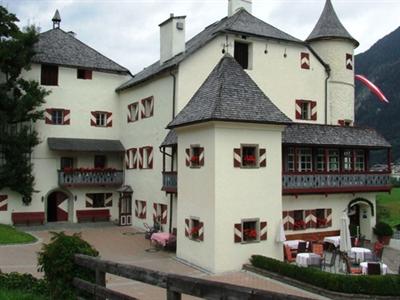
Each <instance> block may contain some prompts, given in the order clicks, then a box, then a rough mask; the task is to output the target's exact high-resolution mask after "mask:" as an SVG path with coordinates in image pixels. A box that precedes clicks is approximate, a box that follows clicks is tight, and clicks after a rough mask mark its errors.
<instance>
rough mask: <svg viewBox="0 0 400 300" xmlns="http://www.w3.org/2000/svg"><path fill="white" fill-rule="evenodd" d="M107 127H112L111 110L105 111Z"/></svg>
mask: <svg viewBox="0 0 400 300" xmlns="http://www.w3.org/2000/svg"><path fill="white" fill-rule="evenodd" d="M106 114H107V123H106V124H107V127H112V112H107V113H106Z"/></svg>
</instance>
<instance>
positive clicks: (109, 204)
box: [104, 193, 113, 207]
mask: <svg viewBox="0 0 400 300" xmlns="http://www.w3.org/2000/svg"><path fill="white" fill-rule="evenodd" d="M112 195H113V194H112V193H106V198H105V200H104V206H105V207H112V200H113V199H112Z"/></svg>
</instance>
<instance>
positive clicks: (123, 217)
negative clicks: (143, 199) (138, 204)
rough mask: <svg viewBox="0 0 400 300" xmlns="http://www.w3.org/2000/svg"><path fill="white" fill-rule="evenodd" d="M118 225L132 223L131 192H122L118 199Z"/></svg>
mask: <svg viewBox="0 0 400 300" xmlns="http://www.w3.org/2000/svg"><path fill="white" fill-rule="evenodd" d="M119 225H120V226H130V225H132V194H131V193H123V194H122V195H121V197H120V199H119Z"/></svg>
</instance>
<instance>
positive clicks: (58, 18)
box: [51, 9, 61, 22]
mask: <svg viewBox="0 0 400 300" xmlns="http://www.w3.org/2000/svg"><path fill="white" fill-rule="evenodd" d="M51 20H52V21H56V22H60V21H61V17H60V13H59V11H58V9H56V12H55V13H54V17H53V19H51Z"/></svg>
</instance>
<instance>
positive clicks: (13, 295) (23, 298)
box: [0, 290, 46, 300]
mask: <svg viewBox="0 0 400 300" xmlns="http://www.w3.org/2000/svg"><path fill="white" fill-rule="evenodd" d="M0 299H1V300H45V299H46V298H44V297H41V296H38V295H32V294H27V293H23V292H20V291H14V290H12V291H11V290H0Z"/></svg>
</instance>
